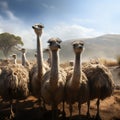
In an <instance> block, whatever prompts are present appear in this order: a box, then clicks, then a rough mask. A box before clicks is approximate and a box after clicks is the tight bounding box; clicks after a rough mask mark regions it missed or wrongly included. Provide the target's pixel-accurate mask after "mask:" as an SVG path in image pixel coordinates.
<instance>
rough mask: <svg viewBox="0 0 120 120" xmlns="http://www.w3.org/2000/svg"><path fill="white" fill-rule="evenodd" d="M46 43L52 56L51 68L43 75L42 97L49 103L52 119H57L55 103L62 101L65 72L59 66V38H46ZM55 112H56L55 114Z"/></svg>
mask: <svg viewBox="0 0 120 120" xmlns="http://www.w3.org/2000/svg"><path fill="white" fill-rule="evenodd" d="M48 43H49V48H50V51H51V56H52V58H51V69H50V70H49V71H48V72H46V74H45V75H44V76H43V80H42V97H43V98H44V100H45V103H46V104H49V105H51V107H52V111H53V114H52V115H53V116H52V117H53V119H54V118H55V119H57V118H58V111H57V110H58V108H57V105H58V104H59V103H61V102H63V99H64V87H65V82H66V75H67V74H66V73H65V71H64V70H63V69H61V68H60V67H59V49H60V43H61V40H60V39H59V38H51V39H49V40H48ZM55 112H57V113H56V114H55Z"/></svg>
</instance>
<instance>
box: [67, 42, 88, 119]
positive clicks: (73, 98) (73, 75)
mask: <svg viewBox="0 0 120 120" xmlns="http://www.w3.org/2000/svg"><path fill="white" fill-rule="evenodd" d="M83 46H84V43H83V42H82V41H74V42H73V50H74V53H75V64H74V68H73V70H71V71H70V72H68V76H67V80H66V86H65V96H66V98H65V100H66V102H67V103H68V104H69V111H70V119H71V117H72V104H74V103H75V102H78V109H79V115H80V108H81V104H83V103H84V102H88V105H89V86H88V79H87V77H86V76H85V74H84V73H83V72H82V70H81V53H82V51H83ZM87 113H89V109H88V112H87Z"/></svg>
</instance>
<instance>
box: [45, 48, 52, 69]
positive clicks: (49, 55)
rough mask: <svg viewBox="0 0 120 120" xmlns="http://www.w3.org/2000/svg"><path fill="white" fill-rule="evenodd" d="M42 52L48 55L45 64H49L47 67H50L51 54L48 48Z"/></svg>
mask: <svg viewBox="0 0 120 120" xmlns="http://www.w3.org/2000/svg"><path fill="white" fill-rule="evenodd" d="M43 52H46V53H48V59H47V63H48V64H49V66H50V67H51V52H50V49H49V48H46V49H44V51H43Z"/></svg>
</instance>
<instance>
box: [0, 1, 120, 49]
mask: <svg viewBox="0 0 120 120" xmlns="http://www.w3.org/2000/svg"><path fill="white" fill-rule="evenodd" d="M35 23H42V24H44V26H45V28H44V30H43V31H44V32H43V34H42V38H41V39H42V41H43V46H44V47H46V45H47V44H46V41H47V40H48V39H49V38H50V37H59V38H61V39H62V40H63V41H64V40H68V39H76V38H83V37H94V36H99V35H102V34H108V33H120V0H0V33H2V32H9V33H13V34H15V35H19V36H21V37H22V39H23V42H24V45H25V46H24V47H27V48H36V36H35V34H34V31H33V29H32V27H31V26H32V25H34V24H35Z"/></svg>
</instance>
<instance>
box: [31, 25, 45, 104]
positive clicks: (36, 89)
mask: <svg viewBox="0 0 120 120" xmlns="http://www.w3.org/2000/svg"><path fill="white" fill-rule="evenodd" d="M32 28H33V29H34V31H35V33H36V36H37V56H36V57H37V64H35V65H34V66H33V67H32V69H31V70H30V73H29V77H30V91H31V92H32V95H34V96H35V97H37V98H38V99H39V102H40V106H41V102H42V101H41V80H42V77H43V75H44V73H45V71H46V70H47V67H46V66H45V65H44V63H43V51H42V43H41V40H40V36H41V35H42V29H43V28H44V26H43V25H41V24H36V25H34V26H32Z"/></svg>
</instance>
